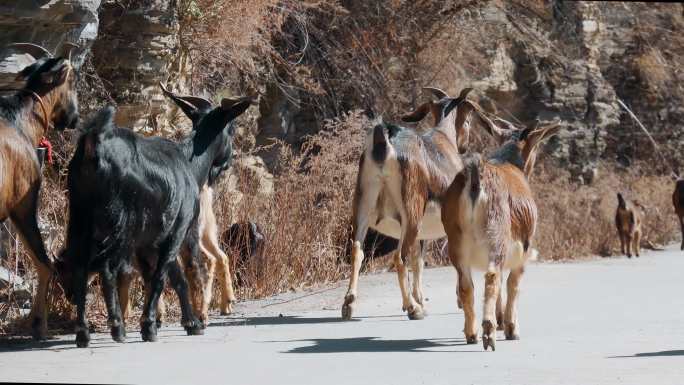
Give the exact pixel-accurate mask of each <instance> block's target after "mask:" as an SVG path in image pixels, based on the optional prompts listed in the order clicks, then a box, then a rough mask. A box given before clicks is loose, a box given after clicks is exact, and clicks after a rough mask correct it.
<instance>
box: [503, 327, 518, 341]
mask: <svg viewBox="0 0 684 385" xmlns="http://www.w3.org/2000/svg"><path fill="white" fill-rule="evenodd" d="M505 326H506V327H505V328H504V335H506V339H507V340H509V341H517V340H519V339H520V335H518V333H517V332H516V331H515V324H513V323H506V325H505Z"/></svg>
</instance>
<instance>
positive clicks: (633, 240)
mask: <svg viewBox="0 0 684 385" xmlns="http://www.w3.org/2000/svg"><path fill="white" fill-rule="evenodd" d="M617 199H618V207H617V210H616V211H615V226H616V227H617V232H618V238H620V251H621V252H622V254H624V255H626V256H627V257H628V258H632V252H634V254H635V255H636V256H637V257H638V256H639V251H640V250H641V217H642V211H641V209H642V208H641V205H640V204H639V203H638V202H637V201H633V202H630V201H626V200H625V199H624V198H623V197H622V194H620V193H617Z"/></svg>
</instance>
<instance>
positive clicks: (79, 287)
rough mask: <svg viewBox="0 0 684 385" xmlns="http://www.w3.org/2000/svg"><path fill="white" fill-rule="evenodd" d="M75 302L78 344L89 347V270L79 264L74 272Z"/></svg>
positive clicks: (80, 346)
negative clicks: (87, 306)
mask: <svg viewBox="0 0 684 385" xmlns="http://www.w3.org/2000/svg"><path fill="white" fill-rule="evenodd" d="M73 287H74V302H75V303H76V346H78V347H79V348H87V347H88V344H90V330H89V329H88V319H87V318H86V295H87V294H88V272H87V271H86V269H85V268H83V267H81V266H77V267H76V268H75V269H74V274H73Z"/></svg>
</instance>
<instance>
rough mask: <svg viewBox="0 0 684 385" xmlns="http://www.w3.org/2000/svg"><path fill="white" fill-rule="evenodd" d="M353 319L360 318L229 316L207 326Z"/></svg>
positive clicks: (299, 323)
mask: <svg viewBox="0 0 684 385" xmlns="http://www.w3.org/2000/svg"><path fill="white" fill-rule="evenodd" d="M354 321H360V319H352V320H350V321H345V320H343V319H342V318H340V317H298V316H283V315H281V316H268V317H231V318H228V319H226V320H224V321H222V322H212V323H210V324H209V325H208V326H209V327H215V326H265V325H310V324H322V323H336V322H354Z"/></svg>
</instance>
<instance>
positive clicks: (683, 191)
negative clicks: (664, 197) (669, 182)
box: [672, 179, 684, 250]
mask: <svg viewBox="0 0 684 385" xmlns="http://www.w3.org/2000/svg"><path fill="white" fill-rule="evenodd" d="M672 204H673V205H674V208H675V213H676V214H677V218H678V219H679V226H680V227H681V229H682V246H681V250H684V179H679V180H677V181H676V182H675V189H674V192H673V193H672Z"/></svg>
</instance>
